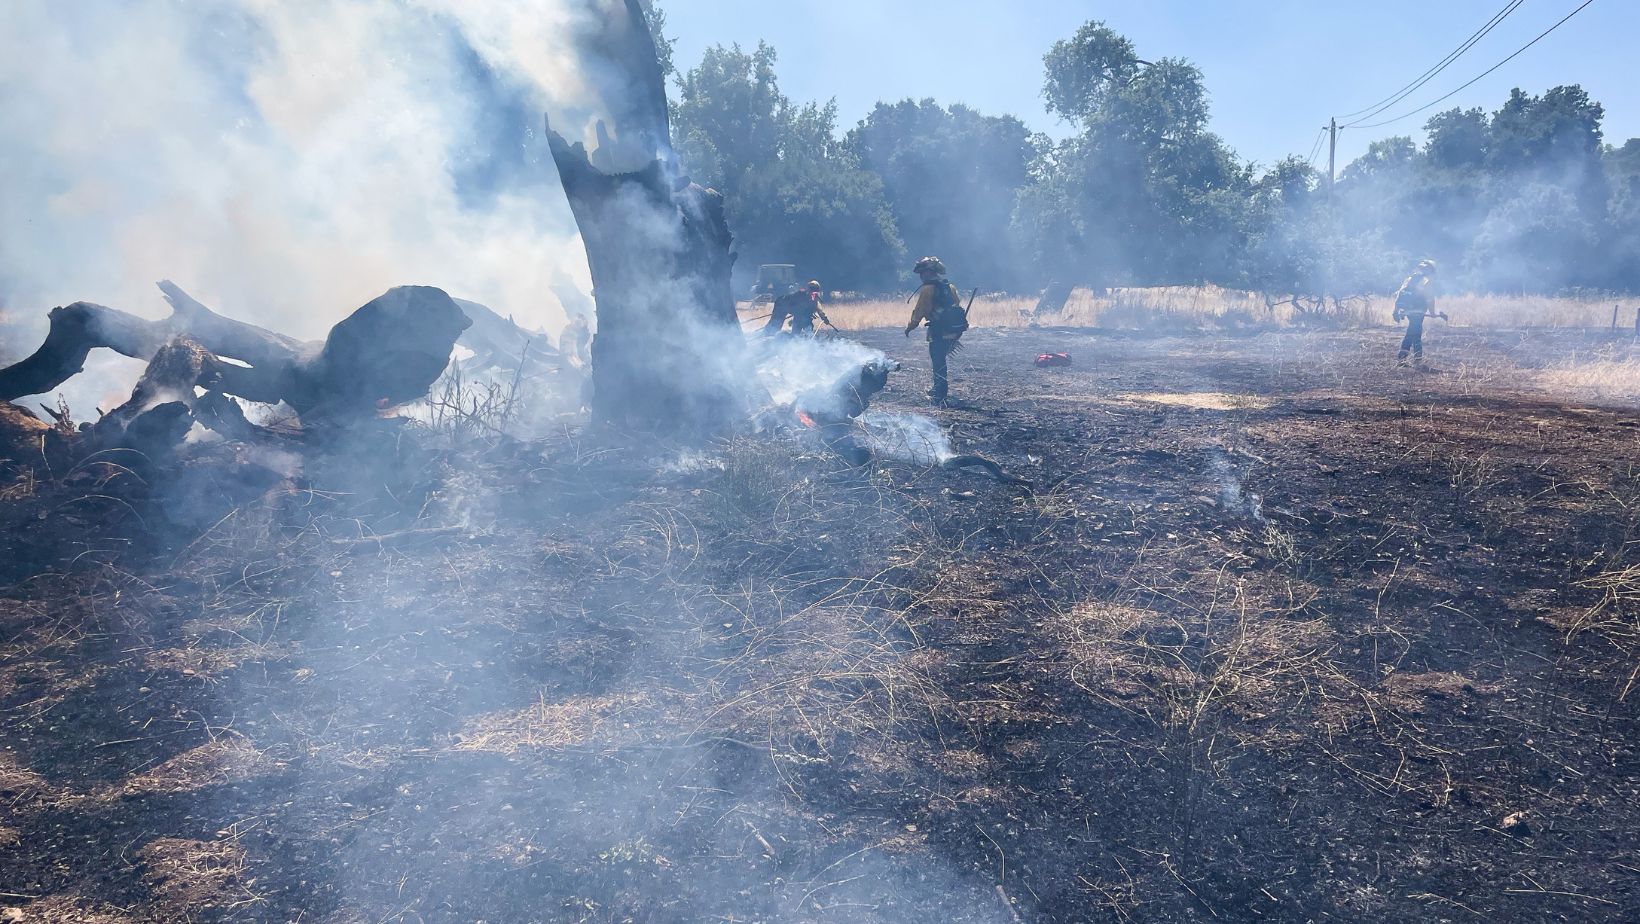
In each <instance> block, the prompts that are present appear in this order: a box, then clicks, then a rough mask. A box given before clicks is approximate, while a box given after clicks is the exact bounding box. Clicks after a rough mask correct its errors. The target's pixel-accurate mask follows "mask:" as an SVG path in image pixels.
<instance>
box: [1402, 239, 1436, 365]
mask: <svg viewBox="0 0 1640 924" xmlns="http://www.w3.org/2000/svg"><path fill="white" fill-rule="evenodd" d="M1429 316H1434V317H1437V318H1444V317H1446V315H1445V314H1443V313H1441V312H1439V311H1436V310H1435V261H1434V260H1420V261H1418V266H1417V267H1416V268H1415V269H1413V271H1412V275H1411V276H1408V277H1407V279H1406V281H1405V282H1403V283H1401V288H1400V289H1398V290H1396V292H1395V313H1394V318H1395V321H1396V323H1400V322H1401V321H1403V320H1404V321H1406V322H1407V333H1406V336H1405V337H1403V338H1401V350H1400V352H1399V353H1397V354H1396V355H1395V363H1396V365H1398V366H1405V365H1407V357H1408V356H1409V355H1410V356H1411V358H1412V362H1413V363H1414V364H1416V365H1423V362H1424V318H1426V317H1429Z"/></svg>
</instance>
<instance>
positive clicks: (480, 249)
mask: <svg viewBox="0 0 1640 924" xmlns="http://www.w3.org/2000/svg"><path fill="white" fill-rule="evenodd" d="M581 9H582V5H581V4H571V3H566V2H562V0H535V2H528V3H499V2H483V3H471V2H460V3H458V2H453V0H419V2H409V3H397V2H390V0H367V2H329V0H318V2H312V3H302V4H299V5H292V4H280V3H274V2H264V0H232V2H223V3H210V4H186V3H159V2H153V3H145V4H140V5H131V4H124V3H117V2H111V0H90V2H84V3H73V4H63V3H53V2H49V0H23V2H20V3H9V4H7V6H6V10H5V12H4V13H3V14H0V17H3V18H4V20H5V23H4V28H0V109H3V110H4V111H5V112H6V114H7V123H8V124H7V130H6V131H5V132H4V134H3V135H0V170H3V171H4V173H5V175H6V176H7V178H8V181H9V182H8V184H7V185H8V194H7V195H6V196H5V197H3V198H0V298H3V299H4V303H5V304H6V305H7V306H8V307H9V308H10V309H12V310H13V311H14V312H15V314H16V315H17V316H18V317H19V318H28V319H30V320H32V318H33V317H34V316H36V313H43V311H44V309H46V308H49V307H51V306H53V305H59V304H66V303H68V302H71V301H75V300H81V299H84V300H89V301H97V302H102V303H106V304H110V305H114V306H116V307H122V308H126V309H128V310H132V311H136V312H138V313H141V314H147V315H153V314H156V313H158V311H159V310H160V307H161V306H160V303H159V301H158V299H157V297H156V293H155V291H154V289H153V283H154V281H155V280H158V279H163V278H171V279H175V280H177V281H178V282H179V283H182V284H183V285H184V286H185V287H186V288H188V289H189V290H190V291H191V292H193V293H194V294H196V295H197V296H199V297H200V298H201V299H202V300H203V301H205V302H207V303H208V304H211V305H213V306H214V307H217V308H218V309H220V310H223V311H225V312H228V313H230V314H233V315H235V316H238V317H241V318H245V319H248V320H254V321H258V322H260V323H263V324H265V325H268V326H271V327H275V328H277V329H279V330H281V331H282V332H286V333H290V334H292V335H297V336H302V337H318V336H321V335H322V334H323V332H324V330H325V329H326V328H327V327H328V326H329V325H330V324H331V323H333V322H334V321H336V320H337V319H339V318H340V317H342V316H343V315H345V314H346V313H347V312H349V311H351V310H352V309H354V308H356V307H358V306H359V305H361V304H363V303H364V302H366V301H368V300H369V299H370V298H373V297H374V296H376V295H379V294H380V293H381V292H382V291H383V290H385V289H386V288H388V287H391V286H395V285H402V284H408V283H419V284H428V285H436V286H439V287H441V288H444V289H446V290H448V291H450V292H451V293H453V294H456V295H460V296H464V297H469V298H472V299H474V300H478V301H482V302H485V303H487V304H489V305H491V306H492V307H494V308H496V309H497V310H498V311H500V312H502V313H503V314H509V313H510V314H513V315H515V316H517V318H518V319H519V320H520V321H521V322H523V323H525V324H526V325H528V326H534V325H541V326H546V327H548V328H556V327H557V326H558V325H559V324H560V323H561V320H562V315H561V309H560V307H559V304H558V299H557V298H556V297H555V296H554V295H553V294H552V291H551V289H552V287H553V285H554V284H555V283H557V284H559V285H562V283H563V282H564V281H565V280H566V279H568V280H570V281H572V282H573V284H575V285H576V286H577V287H578V288H580V289H582V290H585V289H586V287H587V282H586V278H587V270H586V261H585V257H584V254H583V253H582V251H581V248H580V245H579V242H578V239H577V236H576V233H575V228H574V225H573V223H572V221H571V220H570V215H569V211H568V208H567V207H566V205H565V203H564V202H563V197H562V193H561V192H560V191H559V188H558V184H557V178H556V175H555V174H554V172H553V169H552V166H551V161H550V158H549V157H548V155H547V153H546V145H545V143H544V142H543V141H542V139H541V132H540V114H541V112H542V111H543V110H546V109H549V108H551V109H553V110H554V111H556V112H560V113H563V112H569V113H571V114H572V115H576V116H579V115H581V114H582V107H578V106H577V103H579V102H582V101H584V99H585V97H586V96H587V95H588V91H589V88H588V87H587V86H586V84H585V82H584V81H583V80H582V79H581V78H580V77H578V76H577V75H578V73H581V72H583V71H582V69H581V68H578V67H577V66H576V65H577V62H576V58H575V55H574V54H573V52H572V49H571V48H570V47H568V43H569V42H570V41H571V37H572V36H573V34H574V29H573V27H574V25H575V24H576V17H577V16H578V15H584V13H580V12H578V11H580V10H581Z"/></svg>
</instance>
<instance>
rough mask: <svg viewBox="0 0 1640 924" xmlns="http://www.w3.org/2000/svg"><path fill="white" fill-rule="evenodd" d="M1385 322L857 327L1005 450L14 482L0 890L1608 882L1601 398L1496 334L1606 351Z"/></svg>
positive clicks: (398, 893) (1610, 430)
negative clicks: (993, 473)
mask: <svg viewBox="0 0 1640 924" xmlns="http://www.w3.org/2000/svg"><path fill="white" fill-rule="evenodd" d="M1392 338H1393V334H1392V333H1390V332H1388V331H1384V330H1378V331H1357V332H1330V333H1325V332H1324V333H1303V332H1294V331H1289V332H1280V333H1264V334H1249V335H1247V336H1239V337H1223V336H1219V335H1208V334H1195V335H1184V336H1172V337H1154V336H1150V337H1147V336H1139V335H1122V334H1114V333H1101V332H1091V331H1078V330H1043V329H1018V330H985V329H976V330H974V331H972V332H970V334H969V335H968V337H967V338H965V340H966V342H965V347H966V348H965V349H964V350H963V351H962V352H961V353H959V354H958V355H957V356H956V357H955V358H954V359H953V360H952V366H953V372H954V376H955V386H954V389H953V392H954V395H956V396H957V397H958V398H960V402H961V403H960V405H959V406H956V407H953V408H947V409H939V410H931V409H928V408H926V407H923V406H922V405H921V402H920V401H919V400H918V397H919V396H920V395H921V392H922V390H923V389H924V388H925V387H926V381H927V356H926V353H925V352H924V351H923V344H922V341H921V340H920V339H910V340H907V339H905V338H902V337H901V336H900V335H899V333H898V332H897V331H895V332H883V331H868V332H864V333H863V334H861V335H860V339H862V340H863V341H864V342H865V343H867V344H868V345H870V346H873V347H878V348H880V349H882V350H885V351H887V352H888V353H889V354H890V355H892V356H894V357H895V358H899V359H902V360H904V362H905V364H906V368H905V370H904V371H903V372H902V373H900V374H898V375H897V377H895V378H894V379H893V380H891V382H890V384H889V389H888V391H887V393H886V394H885V395H884V396H882V399H881V400H880V401H879V402H878V405H877V408H878V409H881V410H886V411H890V412H908V413H909V412H917V413H928V414H930V415H931V416H933V417H935V418H936V419H937V420H939V421H940V423H941V424H942V425H944V427H945V428H946V430H947V431H948V433H949V434H950V436H951V438H952V441H953V444H954V449H955V451H957V452H978V453H983V454H985V455H987V456H989V457H990V458H992V459H994V460H995V461H997V462H998V463H1000V464H1001V465H1002V466H1003V467H1004V468H1006V469H1008V470H1009V471H1011V472H1013V473H1015V474H1018V475H1022V476H1024V477H1027V478H1030V479H1031V480H1032V481H1033V482H1035V485H1036V490H1035V491H1034V492H1031V491H1026V490H1023V489H1021V488H1017V487H1012V486H1005V485H1002V484H998V483H996V482H994V481H992V480H990V479H988V478H986V477H985V476H984V475H983V474H980V473H976V472H952V471H946V470H942V469H938V468H929V467H927V466H924V465H918V464H913V463H908V462H900V461H882V462H879V463H877V464H874V465H872V466H870V467H869V468H867V469H863V470H853V469H849V468H848V467H846V466H844V465H842V464H840V463H839V462H838V461H837V460H836V459H835V458H834V457H832V456H831V455H830V454H828V453H827V452H825V451H824V450H823V449H822V448H820V447H817V446H815V445H812V444H811V443H809V442H807V441H806V440H805V439H804V436H803V435H802V434H796V435H789V436H776V435H760V436H749V437H746V438H742V439H737V440H735V441H732V442H729V443H725V444H719V445H715V446H710V447H705V448H693V449H685V448H681V447H675V446H665V445H655V444H654V443H653V442H652V441H638V440H634V441H624V440H622V439H619V438H617V437H616V436H613V435H610V434H601V433H594V432H583V431H581V430H579V429H575V428H568V429H566V430H565V432H564V433H563V434H562V435H560V436H557V437H554V438H553V439H550V440H546V441H544V442H541V443H532V444H519V443H515V442H511V441H499V442H493V443H489V444H486V446H485V447H484V448H483V449H482V451H480V450H479V449H478V448H475V447H473V446H458V447H446V448H439V446H438V445H437V440H436V439H433V438H431V437H429V438H428V439H426V440H425V441H423V442H424V443H425V445H420V446H418V445H417V441H416V440H414V439H405V438H397V439H395V440H394V441H393V442H392V446H393V447H394V448H393V450H392V452H394V453H397V455H396V456H395V458H396V460H397V462H398V464H399V467H398V468H396V469H395V470H394V471H393V472H392V473H389V474H386V475H381V476H380V477H378V476H377V475H376V474H375V473H374V472H372V471H366V470H365V469H367V468H368V466H364V465H362V463H359V462H358V461H357V460H352V461H349V460H346V459H342V460H337V461H335V462H334V463H332V464H331V465H330V466H329V467H328V468H326V467H325V466H322V465H318V464H310V465H309V468H308V471H307V473H306V475H305V476H304V479H303V480H301V481H299V482H298V483H297V486H296V488H295V489H292V488H291V487H289V486H288V485H286V486H285V487H276V488H275V489H274V490H273V491H271V492H270V493H269V494H268V495H266V496H265V497H263V498H261V499H260V500H256V501H254V502H251V503H245V504H240V503H239V502H238V500H235V502H234V504H231V505H230V504H225V503H222V502H217V503H214V504H213V503H207V501H210V500H212V499H219V498H221V497H229V498H238V497H239V494H242V493H243V492H244V490H245V489H244V484H246V483H251V484H253V491H260V490H262V488H264V487H265V485H256V484H255V479H254V477H253V476H252V475H251V474H246V472H252V471H253V470H258V471H259V470H260V466H261V465H263V464H265V462H266V460H261V461H257V460H246V459H244V458H240V459H237V460H235V463H236V464H241V463H242V464H244V466H245V468H244V469H235V468H233V467H232V466H224V465H222V464H218V463H213V465H212V466H205V465H199V466H193V467H190V469H189V471H188V472H187V477H182V476H178V475H174V474H167V473H146V474H145V473H142V472H137V473H131V472H126V471H116V470H113V469H111V468H107V467H99V466H98V465H97V464H96V463H89V464H82V467H81V469H80V470H77V471H76V472H71V473H67V474H66V475H65V474H64V473H61V472H59V473H56V477H54V478H50V479H43V480H40V481H39V482H37V483H32V484H27V485H23V484H13V485H12V486H10V487H9V488H8V489H7V493H5V494H0V562H3V564H0V586H3V588H4V589H3V590H0V921H12V920H16V921H49V922H69V921H92V922H147V921H184V920H186V921H219V920H226V921H241V920H243V921H336V922H355V921H357V922H366V921H368V922H388V921H406V922H416V921H493V922H502V921H506V922H511V921H586V922H594V921H596V922H604V921H609V922H614V921H644V922H649V921H680V922H681V921H688V922H697V921H725V922H727V921H735V922H753V921H767V922H799V921H825V922H845V921H846V922H871V921H881V922H907V921H940V922H947V924H956V922H987V924H989V922H997V924H1017V922H1036V921H1041V922H1050V921H1053V922H1061V921H1062V922H1073V921H1075V922H1081V921H1119V922H1126V921H1202V922H1207V921H1508V922H1540V921H1633V920H1637V919H1640V859H1637V857H1640V849H1637V848H1640V729H1637V727H1636V718H1637V713H1640V709H1637V704H1640V683H1636V676H1635V672H1636V670H1637V668H1640V636H1637V632H1636V605H1637V604H1636V597H1637V596H1640V579H1637V578H1636V577H1635V576H1634V575H1635V574H1636V572H1635V570H1634V566H1635V565H1636V564H1637V563H1640V544H1637V543H1640V414H1637V413H1636V411H1635V410H1634V409H1633V408H1632V407H1630V408H1625V407H1622V406H1616V405H1603V404H1602V403H1601V402H1600V401H1599V400H1597V399H1596V398H1595V397H1591V396H1588V395H1577V394H1567V393H1557V392H1555V391H1553V390H1551V389H1550V388H1548V387H1547V386H1546V385H1544V384H1542V383H1543V382H1545V381H1548V380H1547V379H1545V378H1543V377H1542V375H1541V373H1542V371H1543V370H1545V369H1548V368H1551V367H1554V366H1555V365H1556V364H1557V363H1564V362H1567V361H1569V360H1570V359H1571V358H1572V357H1574V356H1579V355H1587V354H1589V353H1590V352H1591V351H1593V352H1599V351H1602V350H1605V351H1607V352H1610V351H1612V350H1614V349H1615V350H1628V349H1631V348H1629V347H1623V346H1618V347H1613V346H1612V345H1610V344H1609V343H1607V342H1606V341H1602V340H1599V339H1597V338H1595V337H1593V336H1592V335H1584V334H1579V333H1567V332H1561V333H1554V334H1550V333H1537V334H1516V333H1502V332H1481V331H1461V330H1456V329H1451V330H1432V331H1431V334H1430V336H1429V342H1430V350H1431V356H1430V358H1431V366H1432V367H1433V368H1431V369H1429V370H1423V371H1417V370H1408V369H1397V368H1395V367H1394V366H1393V363H1392V362H1389V361H1388V357H1389V351H1390V350H1391V349H1392V347H1393V343H1394V341H1393V339H1392ZM1059 350H1063V351H1067V352H1069V353H1071V354H1072V356H1073V358H1074V364H1073V365H1072V366H1071V367H1070V368H1068V369H1037V368H1035V367H1034V366H1033V365H1032V362H1031V360H1032V359H1033V358H1034V357H1035V356H1036V354H1038V353H1040V352H1045V351H1059ZM1625 355H1626V354H1625ZM406 446H410V447H411V448H408V449H407V448H405V447H406ZM407 473H408V474H407ZM236 491H237V492H239V494H236ZM185 502H186V503H185ZM427 526H436V527H458V528H459V529H446V530H444V531H441V532H428V533H412V534H403V533H398V532H396V531H399V530H403V529H406V528H412V527H416V528H419V527H427ZM385 533H392V535H391V537H390V538H389V539H387V540H385V541H360V540H361V537H369V536H371V535H381V534H385Z"/></svg>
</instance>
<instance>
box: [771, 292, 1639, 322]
mask: <svg viewBox="0 0 1640 924" xmlns="http://www.w3.org/2000/svg"><path fill="white" fill-rule="evenodd" d="M1274 300H1275V297H1274V296H1272V297H1271V298H1270V299H1268V300H1267V299H1266V297H1265V294H1264V293H1259V292H1250V291H1245V290H1241V289H1227V288H1223V287H1221V286H1152V287H1146V288H1119V289H1110V290H1107V292H1106V293H1105V294H1096V293H1095V292H1094V291H1093V290H1091V289H1077V290H1076V291H1074V292H1073V293H1072V294H1071V297H1070V300H1069V301H1068V302H1067V303H1066V305H1065V310H1064V311H1062V312H1057V313H1054V314H1049V315H1045V316H1043V317H1042V318H1040V319H1037V318H1034V311H1035V308H1036V297H1035V296H1019V295H1006V294H984V293H982V294H981V295H980V296H979V298H977V299H976V300H975V301H974V307H973V310H972V312H971V313H970V315H969V322H970V323H971V324H972V325H973V326H974V327H1029V326H1031V324H1032V322H1033V320H1036V321H1038V322H1039V323H1041V324H1045V325H1053V326H1069V327H1097V328H1106V329H1112V330H1130V329H1152V328H1163V329H1167V328H1180V329H1195V328H1202V327H1225V326H1277V327H1281V326H1287V325H1291V324H1295V323H1301V322H1302V321H1303V320H1304V319H1303V318H1301V317H1299V313H1298V312H1296V311H1295V310H1294V309H1293V307H1292V306H1291V304H1278V305H1276V306H1275V307H1273V308H1272V307H1270V301H1274ZM1614 303H1615V304H1618V305H1619V306H1620V307H1619V309H1618V312H1617V315H1618V322H1617V323H1618V327H1619V328H1620V329H1632V328H1633V325H1634V322H1635V315H1634V311H1635V307H1636V306H1635V305H1634V304H1633V303H1632V302H1624V301H1621V300H1619V301H1617V302H1614V300H1613V299H1611V298H1607V297H1596V296H1536V295H1484V294H1475V293H1462V294H1453V295H1443V296H1441V298H1440V299H1439V307H1440V309H1441V310H1442V311H1445V312H1446V313H1447V314H1449V315H1451V317H1452V320H1451V322H1450V323H1452V324H1453V325H1455V326H1460V327H1496V328H1521V327H1570V328H1606V327H1610V326H1611V323H1612V308H1613V305H1614ZM1393 309H1394V300H1393V299H1392V298H1391V297H1390V296H1388V295H1377V296H1362V297H1359V298H1355V299H1351V300H1349V303H1348V304H1347V305H1346V306H1345V307H1344V309H1343V310H1342V311H1341V312H1334V314H1340V313H1341V314H1342V315H1343V316H1341V317H1337V318H1335V320H1337V321H1341V322H1343V323H1349V324H1369V325H1371V324H1389V323H1391V317H1390V315H1391V313H1392V311H1393ZM767 312H768V306H766V305H751V304H742V305H741V310H740V316H741V318H742V319H743V320H744V321H747V322H751V321H752V320H753V319H754V318H759V316H763V317H766V316H767ZM826 314H827V315H828V316H830V317H831V319H832V321H833V322H834V323H835V324H836V325H837V326H838V328H840V329H842V330H867V329H872V328H884V327H888V328H892V327H901V326H904V324H905V322H906V320H907V319H909V318H910V317H911V303H910V301H909V300H908V298H901V299H891V298H880V299H865V300H860V301H840V302H836V303H834V304H830V305H827V306H826ZM758 323H761V321H759V322H758ZM748 326H749V327H750V326H751V325H750V323H748Z"/></svg>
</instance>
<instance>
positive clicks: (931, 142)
mask: <svg viewBox="0 0 1640 924" xmlns="http://www.w3.org/2000/svg"><path fill="white" fill-rule="evenodd" d="M847 144H848V147H849V149H850V150H851V151H852V152H853V153H854V155H855V156H856V157H857V158H858V159H859V162H860V164H861V165H862V166H864V167H866V168H867V169H870V170H872V171H873V172H875V173H876V174H877V175H878V176H880V177H882V180H883V188H884V191H885V193H886V194H887V197H888V204H889V207H890V208H891V209H892V210H893V213H894V217H895V223H896V225H897V227H898V228H899V230H900V234H901V236H902V237H903V238H904V239H905V241H906V243H907V244H908V245H909V246H910V247H911V248H912V249H913V250H915V251H917V253H919V254H921V253H931V254H939V255H940V256H941V257H942V258H943V259H944V260H945V261H946V262H947V263H948V264H949V265H950V266H951V267H952V268H953V271H954V272H958V273H959V274H960V275H962V276H963V277H966V278H970V279H973V280H974V281H975V282H979V283H983V284H986V285H991V286H997V287H1010V286H1014V285H1017V284H1020V283H1022V282H1024V281H1026V280H1027V278H1028V274H1026V273H1025V272H1024V270H1025V267H1024V265H1023V264H1024V263H1025V261H1024V260H1023V259H1022V258H1021V257H1020V256H1019V255H1018V254H1017V253H1016V252H1015V251H1014V249H1013V248H1012V247H1011V246H1009V244H1008V242H1007V237H1006V235H1005V234H1003V233H1001V232H1002V231H1003V230H1004V229H1006V228H1007V227H1008V223H1009V220H1010V218H1011V216H1012V214H1013V210H1014V203H1015V201H1016V200H1017V199H1018V197H1019V191H1020V189H1022V188H1023V187H1024V186H1025V185H1026V183H1027V182H1029V181H1030V179H1031V168H1032V165H1033V164H1035V163H1036V162H1037V160H1038V159H1039V158H1040V157H1041V156H1042V152H1043V150H1044V149H1045V148H1046V147H1047V141H1046V139H1044V138H1043V137H1042V136H1040V135H1036V134H1034V133H1033V132H1031V130H1030V129H1029V128H1027V127H1026V126H1025V123H1023V122H1021V121H1020V120H1018V119H1016V118H1014V117H1012V116H1001V117H997V116H986V115H982V114H980V113H978V112H976V111H974V110H972V109H969V108H968V107H966V106H961V105H956V106H952V107H950V108H949V109H947V108H945V107H942V106H940V105H939V104H938V103H935V102H934V101H933V100H931V99H925V100H922V101H921V102H913V101H911V100H902V101H901V102H898V103H894V104H888V103H878V104H877V106H876V108H874V109H873V110H872V111H871V113H870V114H869V115H868V116H866V118H865V119H864V120H863V121H861V122H860V124H859V125H858V126H856V127H855V128H854V129H853V130H852V131H850V132H849V134H848V138H847Z"/></svg>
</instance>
